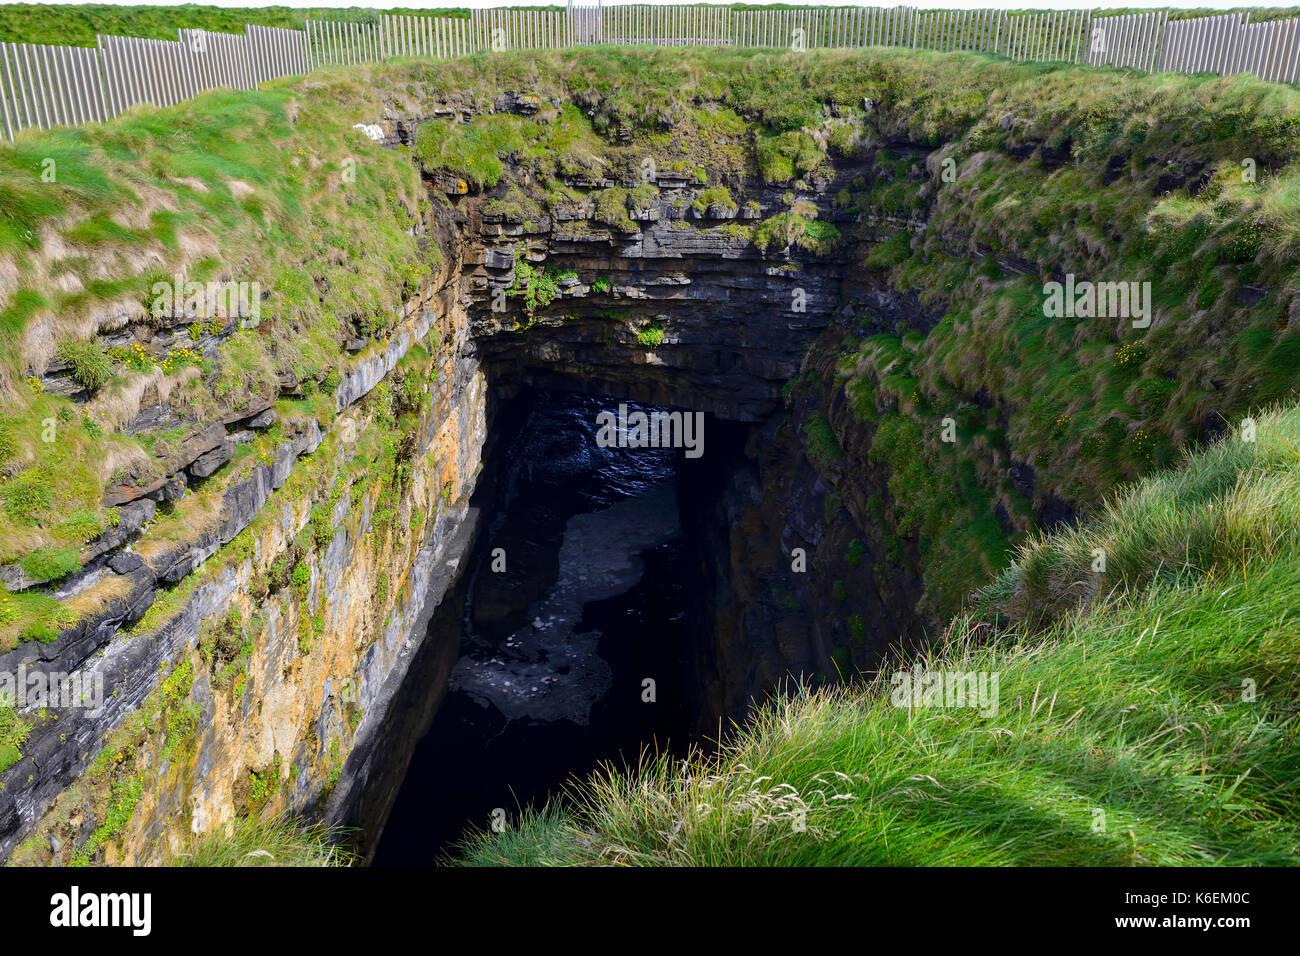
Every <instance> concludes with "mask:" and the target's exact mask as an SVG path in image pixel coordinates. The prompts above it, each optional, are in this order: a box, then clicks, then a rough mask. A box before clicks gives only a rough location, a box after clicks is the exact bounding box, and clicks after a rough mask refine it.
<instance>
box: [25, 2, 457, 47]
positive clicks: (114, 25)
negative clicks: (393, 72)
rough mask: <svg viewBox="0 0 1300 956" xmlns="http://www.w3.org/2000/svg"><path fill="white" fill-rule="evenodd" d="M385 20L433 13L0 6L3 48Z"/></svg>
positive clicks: (454, 13)
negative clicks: (311, 22) (312, 22)
mask: <svg viewBox="0 0 1300 956" xmlns="http://www.w3.org/2000/svg"><path fill="white" fill-rule="evenodd" d="M381 14H392V15H402V16H429V14H430V12H429V11H428V10H414V9H409V8H405V7H394V8H391V9H386V10H376V9H371V8H369V7H311V8H308V7H276V6H268V7H205V6H200V5H195V4H185V5H182V6H117V5H114V4H99V3H92V4H69V5H67V6H63V5H59V6H46V5H35V4H19V3H12V4H3V5H0V42H8V43H48V44H55V45H63V44H67V45H71V46H94V45H95V35H96V34H100V33H103V34H116V35H118V36H130V37H146V38H150V39H154V40H175V39H177V33H176V31H177V29H178V28H184V29H189V30H211V31H214V32H218V33H243V32H244V25H245V24H252V25H254V26H263V27H284V28H288V29H296V30H301V29H302V28H303V22H304V21H306V20H343V21H345V22H349V23H373V22H375V21H376V20H377V18H378V17H379V16H380V15H381ZM438 15H440V16H453V17H467V16H468V15H469V12H468V10H464V9H457V8H447V9H446V10H441V9H440V10H438Z"/></svg>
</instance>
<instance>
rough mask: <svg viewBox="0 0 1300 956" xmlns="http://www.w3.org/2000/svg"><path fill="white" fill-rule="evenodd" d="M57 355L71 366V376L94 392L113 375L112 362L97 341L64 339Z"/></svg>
mask: <svg viewBox="0 0 1300 956" xmlns="http://www.w3.org/2000/svg"><path fill="white" fill-rule="evenodd" d="M57 351H58V356H59V358H60V359H62V360H63V361H65V362H67V363H68V364H69V365H71V366H72V377H73V379H74V380H75V381H76V382H77V384H78V385H81V386H82V387H83V388H86V389H87V390H89V391H91V392H94V391H97V390H98V389H100V388H101V387H103V386H104V385H105V384H106V383H107V382H108V380H109V379H110V378H112V377H113V363H112V362H111V361H110V360H109V357H108V353H106V352H105V351H104V349H103V346H101V345H100V344H99V343H98V342H95V341H90V340H86V339H64V340H63V341H62V342H60V343H59V346H58V350H57Z"/></svg>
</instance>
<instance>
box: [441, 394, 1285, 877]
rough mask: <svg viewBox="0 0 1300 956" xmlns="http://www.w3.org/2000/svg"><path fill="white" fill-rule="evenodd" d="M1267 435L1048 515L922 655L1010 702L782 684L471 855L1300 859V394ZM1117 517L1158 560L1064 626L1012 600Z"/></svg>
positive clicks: (1162, 861) (923, 860) (667, 861)
mask: <svg viewBox="0 0 1300 956" xmlns="http://www.w3.org/2000/svg"><path fill="white" fill-rule="evenodd" d="M1259 433H1260V440H1259V442H1258V444H1257V445H1256V446H1254V447H1247V448H1238V447H1236V446H1235V445H1232V444H1228V445H1225V446H1222V447H1216V448H1213V449H1209V450H1207V451H1205V452H1201V453H1198V454H1196V455H1193V456H1191V457H1190V458H1189V459H1188V461H1187V462H1186V463H1185V464H1184V465H1183V466H1182V467H1180V468H1179V469H1177V470H1175V471H1172V472H1170V473H1168V474H1161V475H1159V476H1155V477H1152V478H1149V479H1145V480H1143V481H1142V482H1140V483H1139V484H1138V485H1136V486H1135V487H1133V488H1130V489H1128V490H1127V491H1126V492H1125V493H1124V494H1122V495H1120V496H1118V497H1117V498H1116V500H1115V502H1114V504H1113V506H1112V508H1111V509H1110V510H1108V511H1107V512H1106V513H1105V515H1103V516H1101V517H1100V518H1099V519H1098V521H1097V522H1096V523H1095V524H1094V525H1092V526H1090V529H1089V530H1088V531H1087V532H1071V533H1069V534H1065V535H1061V536H1049V537H1046V538H1044V539H1043V540H1042V541H1041V542H1040V543H1038V544H1037V545H1036V546H1034V547H1033V548H1031V549H1028V550H1027V551H1026V552H1025V553H1024V554H1023V555H1022V557H1021V558H1020V559H1019V560H1018V561H1017V562H1016V563H1015V564H1014V565H1013V566H1012V568H1011V569H1010V570H1008V572H1007V574H1006V575H1004V576H1003V579H1002V580H1001V581H999V582H998V583H997V584H996V585H994V586H993V587H992V588H990V589H989V590H988V591H986V592H985V593H984V599H985V601H986V602H987V605H986V607H985V608H984V609H983V610H982V611H976V612H975V613H972V614H970V615H967V616H963V617H961V618H959V619H958V620H956V621H954V623H953V624H952V626H951V627H950V628H949V629H948V631H947V633H946V636H945V640H944V641H943V642H942V644H941V645H940V646H938V647H936V648H935V649H934V650H933V651H932V652H931V653H930V654H929V655H927V656H925V657H923V658H922V659H919V660H912V661H910V662H909V663H908V665H907V667H909V668H918V667H919V668H922V669H924V670H925V671H929V672H951V671H958V672H976V673H979V672H982V673H985V674H988V675H997V677H998V691H997V694H998V708H997V713H996V715H995V716H991V717H988V718H985V717H982V716H981V715H980V713H979V712H978V711H977V710H976V709H974V708H969V707H965V708H962V707H947V708H945V707H940V706H915V705H914V706H898V705H896V704H895V703H894V691H893V683H892V676H893V672H894V670H895V668H894V666H888V665H887V666H886V667H885V668H883V669H882V672H881V673H880V674H879V675H877V676H875V677H874V678H871V679H864V680H863V681H861V682H858V683H854V684H852V685H850V686H847V687H837V688H834V689H825V690H818V691H810V690H799V691H797V692H794V693H790V694H787V695H782V696H780V697H778V698H776V699H775V700H773V701H771V702H770V703H769V704H768V705H767V706H765V707H764V708H762V709H761V710H760V711H759V712H758V714H757V715H756V716H755V717H754V718H753V720H752V721H750V722H749V723H748V724H747V725H746V726H744V727H743V728H739V729H737V731H736V732H735V734H734V736H733V738H732V739H731V740H730V741H729V742H728V743H727V745H726V746H725V747H724V748H723V749H722V751H721V752H720V754H719V755H718V756H716V757H713V758H706V757H699V756H696V757H693V758H691V759H690V760H688V761H682V760H679V759H674V758H669V757H663V756H661V757H652V758H647V759H645V760H644V761H643V762H642V764H641V765H640V766H638V767H636V768H634V769H633V770H632V771H631V772H627V773H625V772H621V771H617V770H611V771H608V772H603V773H600V774H598V775H596V776H595V777H594V778H592V779H591V780H590V781H589V782H587V783H584V784H582V785H581V786H580V787H578V788H577V790H576V792H575V794H574V797H575V800H576V804H574V805H573V807H574V809H572V811H571V812H569V813H565V812H562V811H560V810H558V809H557V808H554V807H552V808H550V809H546V810H543V811H541V812H537V813H532V814H530V815H528V816H527V818H526V820H525V822H524V824H523V825H522V826H521V827H519V828H516V829H515V830H514V831H513V832H512V833H510V834H509V835H507V836H504V837H499V836H495V835H491V834H480V835H478V836H476V837H473V838H471V839H470V840H469V841H468V843H467V844H466V846H465V847H464V853H463V855H462V856H461V858H460V859H461V862H464V863H468V864H482V865H491V864H508V865H530V864H549V865H554V864H598V863H612V864H630V865H697V866H757V865H899V864H905V865H1053V866H1055V865H1068V866H1107V865H1112V866H1130V865H1132V866H1160V865H1295V864H1297V863H1300V818H1298V814H1297V810H1296V807H1297V797H1298V796H1300V768H1298V766H1297V761H1296V749H1295V742H1296V734H1297V729H1298V725H1297V712H1296V708H1295V701H1296V699H1297V695H1298V694H1300V666H1298V665H1300V626H1298V625H1300V607H1298V606H1297V605H1296V602H1295V600H1294V595H1295V594H1296V593H1300V565H1298V564H1297V563H1296V561H1295V555H1296V548H1295V544H1296V541H1295V526H1294V523H1293V519H1294V516H1295V515H1296V514H1297V511H1296V509H1297V508H1300V486H1298V485H1297V484H1296V483H1295V481H1294V479H1293V478H1292V474H1293V473H1294V472H1295V469H1296V467H1297V466H1300V409H1296V408H1291V409H1289V410H1287V411H1284V412H1277V413H1270V414H1269V415H1267V416H1264V417H1263V418H1262V419H1261V422H1260V430H1259ZM1266 503H1267V504H1266ZM1208 511H1213V512H1215V513H1217V514H1221V515H1222V517H1221V518H1215V519H1212V520H1211V519H1206V518H1204V517H1203V515H1202V512H1208ZM1207 521H1209V522H1210V523H1211V524H1212V525H1213V529H1212V531H1211V532H1210V533H1209V534H1207V528H1206V523H1207ZM1081 536H1082V537H1081ZM1086 536H1093V537H1091V538H1090V537H1086ZM1094 538H1095V539H1096V540H1105V541H1117V540H1118V541H1123V542H1125V543H1124V544H1123V545H1116V546H1115V551H1116V555H1117V558H1118V560H1117V563H1118V564H1121V565H1124V566H1125V567H1128V565H1127V564H1125V561H1126V558H1123V557H1119V555H1121V554H1122V555H1125V556H1127V558H1131V559H1133V560H1134V561H1136V560H1137V559H1138V558H1139V557H1141V556H1146V557H1145V558H1144V560H1145V561H1146V570H1145V571H1144V572H1139V571H1138V570H1136V569H1134V570H1131V571H1130V572H1129V573H1128V574H1127V575H1120V574H1119V572H1114V573H1115V574H1116V575H1117V576H1116V577H1115V578H1114V580H1115V582H1116V583H1115V587H1113V588H1112V589H1110V590H1108V591H1105V592H1098V593H1096V594H1094V595H1093V596H1092V597H1090V598H1087V599H1085V595H1083V594H1081V593H1079V591H1078V589H1073V590H1071V589H1068V588H1067V590H1066V594H1067V596H1068V597H1069V598H1072V599H1073V600H1074V602H1075V603H1074V606H1073V608H1072V609H1069V610H1067V609H1065V608H1064V607H1062V608H1060V610H1061V613H1060V614H1059V615H1058V617H1057V618H1056V619H1055V620H1053V621H1052V622H1050V623H1047V624H1044V623H1042V622H1041V621H1037V620H1036V619H1035V618H1034V617H1033V616H1032V615H1030V616H1028V617H1025V616H1020V617H1016V616H1015V615H1009V614H1007V613H1006V612H1005V611H1001V610H995V609H997V608H999V607H1000V606H1001V605H1002V604H1003V603H1004V602H1005V601H1006V594H1007V593H1008V592H1009V591H1011V590H1015V588H1017V587H1019V588H1024V589H1026V590H1029V591H1032V592H1033V593H1034V594H1036V595H1037V594H1041V593H1045V592H1044V591H1043V590H1042V589H1043V588H1046V587H1047V586H1048V585H1046V584H1036V583H1035V582H1039V580H1040V578H1041V574H1040V572H1039V570H1038V569H1037V565H1038V563H1040V562H1042V561H1043V560H1044V558H1043V557H1042V555H1043V554H1044V553H1047V552H1050V553H1053V554H1055V555H1057V556H1058V559H1059V560H1060V561H1061V562H1063V563H1065V564H1069V561H1070V560H1071V558H1070V557H1068V556H1077V555H1078V553H1079V549H1080V548H1081V547H1083V546H1085V545H1087V544H1089V543H1091V540H1093V539H1094ZM1035 588H1038V589H1039V590H1035ZM1094 590H1095V589H1094ZM994 629H996V634H995V633H994ZM897 666H898V667H899V668H900V669H901V668H902V666H903V665H901V664H900V665H897Z"/></svg>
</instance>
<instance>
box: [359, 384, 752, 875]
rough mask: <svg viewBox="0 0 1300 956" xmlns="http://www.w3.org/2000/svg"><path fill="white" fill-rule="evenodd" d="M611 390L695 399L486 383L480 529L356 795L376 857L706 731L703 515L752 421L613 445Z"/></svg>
mask: <svg viewBox="0 0 1300 956" xmlns="http://www.w3.org/2000/svg"><path fill="white" fill-rule="evenodd" d="M620 407H621V409H620ZM620 410H621V411H622V412H623V415H624V419H623V424H624V425H626V424H627V423H628V422H629V420H630V422H631V423H632V425H633V427H635V423H636V421H637V420H636V419H635V417H634V416H635V413H636V412H642V413H645V414H646V415H647V417H650V416H653V415H654V414H655V413H659V414H661V415H665V414H672V413H673V412H680V413H682V415H681V416H680V417H681V418H689V417H690V416H692V415H693V414H694V413H692V412H689V411H686V410H681V409H667V408H660V407H655V406H646V405H641V404H639V403H636V402H631V401H626V400H622V399H614V398H606V397H597V396H593V395H589V394H581V393H577V392H565V391H555V390H543V389H535V388H523V389H519V390H515V391H514V392H513V396H512V397H509V398H502V399H501V400H500V401H498V402H496V403H495V405H494V407H493V409H492V412H491V426H490V429H489V430H490V432H491V434H492V438H491V442H490V445H489V447H488V450H487V454H486V456H485V460H484V472H483V475H482V476H481V478H480V482H479V485H478V490H477V491H476V493H475V498H474V506H475V508H477V509H478V513H479V522H478V536H477V540H476V542H475V544H474V547H473V548H472V549H471V550H470V552H469V553H467V554H466V555H465V556H464V557H463V558H462V560H463V561H466V562H467V564H466V565H465V567H464V568H462V569H461V573H460V576H459V578H458V582H457V585H456V587H455V588H454V590H453V591H452V592H451V593H449V594H448V595H446V596H445V597H444V599H443V601H442V602H441V604H440V605H439V606H438V608H437V609H436V610H435V611H434V613H433V616H432V618H431V620H430V623H429V631H428V635H427V638H426V640H425V642H424V644H423V645H422V646H421V649H420V650H419V651H418V652H417V659H416V660H415V661H414V663H413V664H412V667H411V668H410V671H409V673H408V677H407V680H406V682H405V684H404V686H403V688H402V689H401V691H400V692H399V699H398V700H397V701H395V706H394V708H393V716H392V718H391V719H390V721H389V723H390V727H389V728H388V730H387V731H386V732H385V735H384V739H385V741H386V743H385V751H386V753H385V754H384V755H381V756H380V757H379V758H378V760H377V764H376V766H375V768H374V771H373V772H372V774H371V777H372V780H371V782H370V783H369V784H368V785H367V794H366V796H365V797H363V800H362V808H361V814H360V817H359V820H358V823H359V825H360V827H361V831H362V832H361V835H360V838H359V839H360V843H361V844H362V851H363V858H366V859H368V860H369V861H370V862H372V863H373V864H374V865H380V866H384V865H399V866H400V865H408V866H426V865H430V864H432V863H434V862H436V860H437V859H438V858H439V857H440V856H441V855H443V854H445V853H446V852H447V851H448V850H450V849H451V847H452V846H453V845H454V844H455V843H456V841H457V840H458V839H460V837H461V836H462V833H463V832H464V831H465V830H466V829H467V828H471V827H477V828H479V829H488V828H492V827H494V826H503V827H509V826H510V825H511V824H512V822H514V821H516V820H517V819H518V816H519V814H520V812H521V810H522V808H524V807H529V806H532V807H540V806H542V805H544V804H545V803H546V802H547V801H548V800H563V799H565V796H564V785H565V783H566V781H567V780H569V779H570V778H571V777H584V776H586V775H587V774H589V773H590V772H591V771H593V770H595V769H596V768H597V767H598V766H599V765H601V764H602V763H612V764H615V765H618V764H622V763H628V764H635V762H636V761H637V759H638V758H639V757H640V755H642V754H643V753H655V752H669V753H684V752H685V751H686V750H687V749H688V748H689V747H691V746H692V745H694V746H697V747H702V748H707V747H708V746H709V745H710V743H711V741H712V740H713V739H714V738H715V737H716V734H713V735H706V734H704V733H701V728H703V727H705V726H708V725H711V724H712V722H713V718H712V717H711V716H709V715H708V714H707V710H708V704H707V700H706V696H707V695H706V694H705V693H704V688H703V684H704V683H705V681H706V678H705V676H704V674H705V673H706V672H707V670H708V664H707V661H708V657H709V654H710V641H711V635H710V633H709V628H710V627H711V623H710V619H709V618H708V616H707V615H705V614H702V613H700V610H701V609H702V608H704V607H707V606H709V603H710V596H709V595H708V594H707V593H704V592H707V591H708V590H709V589H710V587H711V580H712V577H711V575H710V574H708V573H707V566H708V565H709V564H710V561H711V558H710V555H708V554H707V553H705V552H704V550H703V549H706V548H708V547H709V546H710V543H711V542H714V541H716V540H717V535H716V534H714V533H711V532H710V531H709V530H708V529H706V528H705V527H704V525H705V524H706V523H708V522H710V521H714V520H716V517H717V509H716V508H714V503H715V499H716V494H717V492H718V491H719V490H720V489H722V488H723V487H725V485H726V483H727V481H728V478H729V476H730V475H731V474H732V473H734V472H735V470H736V469H737V468H739V467H742V466H743V459H744V447H745V439H746V436H747V434H748V432H749V430H750V427H751V426H748V425H745V424H741V423H736V422H730V421H726V420H723V419H719V418H716V417H714V416H712V415H707V416H705V415H702V416H701V419H702V422H701V424H702V426H703V429H702V434H701V435H700V436H697V437H701V438H703V442H702V443H700V446H699V448H698V449H697V450H694V451H692V450H690V449H688V448H685V447H635V439H636V437H637V435H636V434H635V433H632V434H631V435H630V436H629V431H628V429H626V428H619V429H617V433H618V435H620V436H621V439H622V440H621V441H620V442H618V443H615V444H613V445H609V444H608V437H609V434H610V433H609V432H608V431H606V432H605V433H604V436H605V437H604V438H603V439H602V422H604V423H607V424H608V423H609V422H611V421H612V420H613V419H611V418H609V417H602V416H613V417H614V418H616V417H617V416H618V415H619V412H620ZM629 437H630V438H631V439H632V441H631V442H630V443H629V442H627V439H628V438H629ZM679 437H680V436H679ZM701 451H703V452H704V453H702V454H701V453H700V452H701Z"/></svg>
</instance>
